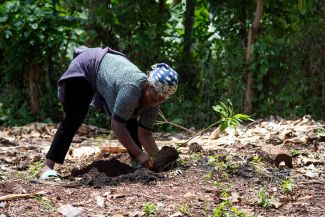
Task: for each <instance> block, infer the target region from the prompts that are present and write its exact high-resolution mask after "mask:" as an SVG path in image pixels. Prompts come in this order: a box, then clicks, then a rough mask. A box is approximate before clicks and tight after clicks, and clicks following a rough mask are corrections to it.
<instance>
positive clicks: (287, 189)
mask: <svg viewBox="0 0 325 217" xmlns="http://www.w3.org/2000/svg"><path fill="white" fill-rule="evenodd" d="M296 187H297V186H296V185H295V184H294V183H293V182H292V180H291V179H286V180H282V183H281V191H282V192H283V193H284V194H291V193H292V192H293V190H294V189H295V188H296Z"/></svg>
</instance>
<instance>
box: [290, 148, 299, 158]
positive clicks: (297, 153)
mask: <svg viewBox="0 0 325 217" xmlns="http://www.w3.org/2000/svg"><path fill="white" fill-rule="evenodd" d="M290 154H291V155H292V156H297V155H299V151H298V150H297V149H291V150H290Z"/></svg>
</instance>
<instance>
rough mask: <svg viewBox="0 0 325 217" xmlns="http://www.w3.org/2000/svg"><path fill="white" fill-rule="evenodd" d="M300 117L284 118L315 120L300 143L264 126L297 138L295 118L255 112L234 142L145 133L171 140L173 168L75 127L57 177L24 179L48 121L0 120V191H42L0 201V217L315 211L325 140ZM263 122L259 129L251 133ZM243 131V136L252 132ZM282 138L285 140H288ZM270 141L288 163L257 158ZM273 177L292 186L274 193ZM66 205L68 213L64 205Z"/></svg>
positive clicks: (322, 197)
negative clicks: (10, 124)
mask: <svg viewBox="0 0 325 217" xmlns="http://www.w3.org/2000/svg"><path fill="white" fill-rule="evenodd" d="M303 121H304V119H301V120H300V122H299V123H302V124H300V125H298V124H296V125H294V126H296V127H298V126H299V127H305V126H308V127H307V128H308V129H310V128H311V127H310V126H315V125H317V127H315V128H312V130H309V131H308V132H306V131H303V130H302V131H303V132H304V135H305V136H306V137H307V138H306V140H305V141H311V142H309V143H308V142H299V141H298V140H297V141H296V140H295V141H293V137H294V136H291V137H288V136H287V137H285V136H284V137H282V136H280V133H278V134H275V133H274V132H275V131H276V128H274V130H273V131H272V130H270V127H269V125H268V124H270V123H274V124H277V125H276V126H277V127H278V131H277V132H282V133H284V132H285V130H283V129H282V128H281V127H283V126H284V125H285V126H286V127H287V128H286V129H289V130H290V131H291V132H293V133H295V134H296V135H297V136H296V137H297V138H298V137H299V138H300V139H301V138H302V135H300V134H299V133H298V132H300V131H299V130H298V128H290V127H289V126H293V125H292V124H293V123H296V122H297V120H295V121H287V120H282V121H279V120H270V119H267V120H260V121H259V122H258V123H257V124H256V123H255V125H249V126H245V127H244V128H243V129H242V130H241V129H238V132H239V134H240V135H239V136H238V135H236V136H235V138H234V140H232V139H231V138H233V137H234V136H233V137H231V138H230V137H227V136H231V132H228V134H224V135H221V136H220V139H222V138H223V139H224V140H223V141H221V140H215V141H208V140H207V138H208V136H209V133H207V134H206V135H203V136H201V137H200V138H197V139H195V140H192V141H191V142H192V144H194V143H195V148H191V150H189V148H188V147H180V146H184V144H182V145H179V144H181V142H182V141H186V140H187V139H189V138H190V137H191V135H187V134H176V133H174V134H167V133H166V134H164V133H162V134H158V133H157V134H155V137H156V139H157V141H158V144H159V146H160V147H162V146H165V145H168V146H173V147H178V151H179V153H180V156H179V158H178V161H177V165H176V167H174V168H172V169H170V170H168V171H165V172H160V173H156V172H152V171H149V170H147V169H144V168H141V167H140V166H139V165H137V164H136V163H134V162H133V161H132V159H131V158H130V157H129V155H128V154H127V153H117V154H116V153H114V154H110V153H100V151H98V150H100V146H101V145H119V144H118V143H117V141H116V139H115V138H114V137H112V136H109V137H110V138H109V137H107V135H108V134H109V132H108V131H106V130H104V129H98V128H95V127H91V126H83V127H82V128H81V129H80V132H79V134H77V135H76V137H75V139H74V142H73V144H72V147H71V150H73V151H71V152H69V153H70V155H69V156H68V157H67V159H66V161H65V164H64V165H58V166H57V167H56V170H57V171H58V172H59V174H61V178H60V179H57V180H49V181H44V182H37V183H35V182H31V180H33V179H35V178H34V177H33V176H34V175H35V173H36V172H38V171H39V169H40V166H41V165H42V164H41V163H39V162H42V159H43V156H44V153H46V150H47V149H48V147H49V144H50V142H51V139H52V137H53V133H54V132H55V129H56V125H45V124H41V126H39V124H34V125H28V126H25V127H21V128H2V129H1V134H0V156H1V157H0V162H1V164H0V197H1V196H8V195H10V194H29V193H37V192H40V191H43V193H44V194H43V195H42V196H34V197H28V198H19V199H14V200H6V201H0V216H1V217H4V216H14V217H16V216H62V215H63V213H65V214H66V215H67V216H78V215H77V214H71V213H72V211H74V212H75V213H80V214H79V216H115V217H117V216H149V212H150V211H152V214H151V216H174V217H176V216H317V217H320V216H325V185H324V184H325V181H324V180H325V174H324V172H325V163H324V162H325V161H324V160H325V158H324V150H325V145H324V142H323V141H322V139H323V137H322V135H320V136H318V137H317V138H316V139H314V140H310V139H309V140H308V138H311V137H312V136H311V135H310V134H309V133H310V132H313V133H315V132H316V131H317V133H318V132H319V131H322V130H324V127H323V123H317V122H315V121H312V120H309V121H307V122H306V121H305V123H304V122H303ZM257 126H258V128H257ZM267 126H268V127H267ZM252 128H254V130H255V131H254V132H255V134H254V135H257V134H258V135H259V137H258V139H256V140H254V141H253V140H249V141H247V140H245V138H246V137H245V138H244V135H247V134H249V130H250V129H252ZM280 128H281V129H280ZM307 128H304V129H307ZM261 129H262V130H261ZM265 129H268V132H267V133H264V134H263V133H261V132H262V131H263V132H264V130H265ZM299 129H300V128H299ZM315 129H317V130H315ZM238 132H237V133H238ZM241 132H242V133H241ZM256 132H259V133H256ZM298 134H299V135H298ZM266 135H273V136H274V135H277V137H276V138H275V137H272V138H271V137H270V136H266ZM287 135H289V134H287ZM313 135H314V134H313ZM315 135H316V134H315ZM317 135H319V134H317ZM247 137H249V138H250V139H252V138H253V136H252V135H247ZM108 138H109V139H108ZM313 138H315V137H313ZM288 139H291V140H290V141H291V143H290V146H288V142H289V141H288ZM252 141H253V142H252ZM272 141H273V143H272V144H274V145H277V146H279V147H281V148H283V149H286V150H288V151H291V153H292V156H293V168H292V169H291V168H289V167H286V166H283V165H282V166H281V164H280V167H279V168H278V167H276V166H275V165H274V163H272V162H269V161H266V160H264V159H262V158H259V157H258V156H259V155H258V150H260V146H261V144H260V143H262V145H263V144H270V143H271V142H272ZM219 143H220V144H219ZM99 144H100V145H99ZM279 144H281V145H279ZM283 144H286V146H283ZM188 146H190V144H188ZM192 146H193V145H192ZM85 147H87V149H86V148H85ZM82 148H85V150H86V151H84V152H82V154H81V155H80V156H79V155H78V153H79V152H78V150H84V149H82ZM93 150H95V151H93ZM292 150H295V151H296V152H297V153H296V152H295V153H294V152H293V151H292ZM72 153H73V154H75V155H76V156H73V155H72ZM98 153H100V154H98ZM283 180H291V181H292V183H294V185H295V188H294V189H293V190H292V191H290V192H287V193H285V192H283V191H282V188H283V184H282V183H283ZM259 192H260V193H259ZM261 192H264V193H265V194H266V195H267V196H266V197H264V199H265V200H264V201H263V200H261V199H263V197H262V196H260V197H259V196H258V195H261ZM150 204H152V206H151V207H153V208H150ZM68 205H69V206H70V211H71V213H70V214H71V215H68V214H67V211H64V208H65V207H67V206H68ZM218 211H220V213H221V214H218ZM241 213H245V215H244V214H241ZM227 214H228V215H227Z"/></svg>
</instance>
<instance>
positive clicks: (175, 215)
mask: <svg viewBox="0 0 325 217" xmlns="http://www.w3.org/2000/svg"><path fill="white" fill-rule="evenodd" d="M180 216H183V214H182V213H181V212H175V213H173V214H171V215H170V216H168V217H180Z"/></svg>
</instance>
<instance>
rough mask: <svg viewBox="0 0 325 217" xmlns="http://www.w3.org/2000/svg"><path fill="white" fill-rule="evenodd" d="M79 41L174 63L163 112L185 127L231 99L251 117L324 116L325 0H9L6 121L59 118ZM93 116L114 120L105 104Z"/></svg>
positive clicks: (2, 44)
mask: <svg viewBox="0 0 325 217" xmlns="http://www.w3.org/2000/svg"><path fill="white" fill-rule="evenodd" d="M80 45H86V46H89V47H98V46H101V47H105V46H109V47H111V48H113V49H116V50H119V51H121V52H123V53H125V54H126V55H127V56H128V57H129V58H130V60H131V61H133V62H134V63H135V64H136V65H137V66H138V67H139V68H140V69H141V70H143V71H144V72H146V71H148V70H149V69H150V66H151V65H152V64H153V63H157V62H166V63H168V64H169V65H171V66H172V67H173V68H174V69H175V70H176V71H177V72H178V73H179V76H180V85H179V89H178V91H177V94H176V96H175V97H173V98H171V99H170V100H169V101H168V102H167V103H165V104H164V105H163V106H162V112H163V113H164V114H165V116H166V117H167V118H168V120H169V121H172V122H174V123H176V124H180V125H183V126H185V127H194V128H196V129H199V128H202V127H204V126H207V125H209V124H210V123H212V122H215V120H216V118H217V115H216V113H215V112H214V111H213V109H212V106H214V105H216V104H217V103H218V102H220V101H226V100H227V99H230V100H231V101H232V103H233V105H234V108H235V111H236V112H238V113H246V114H250V115H252V117H253V118H263V117H265V116H269V115H279V116H282V117H285V118H295V117H301V116H303V115H305V114H309V115H311V116H312V117H313V118H314V119H318V120H324V118H325V0H269V1H264V0H254V1H253V0H240V1H235V0H228V1H227V0H218V1H210V0H174V1H172V0H145V1H143V0H88V1H86V0H65V1H61V0H38V1H28V0H25V1H24V0H21V1H17V0H10V1H1V5H0V79H1V80H0V90H1V91H0V126H1V125H2V126H13V125H23V124H26V123H30V122H34V121H39V122H48V123H57V122H59V121H60V119H61V117H62V108H61V106H60V103H59V101H58V99H57V95H56V94H57V91H56V82H57V80H58V78H59V77H60V75H61V74H62V73H63V72H64V71H65V70H66V69H67V67H68V65H69V62H70V60H71V58H72V52H73V48H74V47H77V46H80ZM86 123H87V124H92V125H97V126H102V127H108V126H109V124H108V123H107V118H106V115H105V114H104V113H103V112H95V111H91V112H89V114H88V116H87V120H86ZM172 127H173V126H171V125H163V126H160V129H162V130H174V129H175V128H172Z"/></svg>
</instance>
